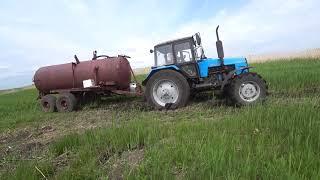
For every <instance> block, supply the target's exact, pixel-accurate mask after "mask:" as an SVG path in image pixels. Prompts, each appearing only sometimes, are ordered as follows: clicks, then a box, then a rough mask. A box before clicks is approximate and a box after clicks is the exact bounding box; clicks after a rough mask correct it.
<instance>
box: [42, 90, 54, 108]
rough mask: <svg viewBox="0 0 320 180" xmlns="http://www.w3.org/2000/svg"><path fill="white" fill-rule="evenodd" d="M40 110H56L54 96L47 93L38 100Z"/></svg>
mask: <svg viewBox="0 0 320 180" xmlns="http://www.w3.org/2000/svg"><path fill="white" fill-rule="evenodd" d="M40 104H41V108H42V111H44V112H55V111H56V97H55V96H53V95H51V94H48V95H45V96H43V97H42V98H41V100H40Z"/></svg>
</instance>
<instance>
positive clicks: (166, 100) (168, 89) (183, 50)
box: [142, 26, 267, 109]
mask: <svg viewBox="0 0 320 180" xmlns="http://www.w3.org/2000/svg"><path fill="white" fill-rule="evenodd" d="M218 29H219V26H218V27H217V28H216V36H217V42H216V47H217V53H218V58H207V57H206V56H205V53H204V50H203V48H202V45H201V38H200V34H199V33H197V34H195V35H193V36H190V37H185V38H181V39H177V40H172V41H167V42H164V43H161V44H158V45H156V46H155V47H154V50H150V53H154V61H155V63H154V66H153V67H152V68H151V72H150V73H149V74H148V76H147V78H146V79H145V80H144V81H143V82H142V85H144V86H145V98H146V100H147V102H148V103H149V104H150V105H151V106H153V107H154V108H156V109H165V108H166V109H168V108H179V107H183V106H185V105H186V104H187V102H188V100H189V97H190V96H191V95H193V94H196V93H198V92H200V91H213V92H214V93H215V94H219V95H220V96H222V97H225V98H227V99H228V102H231V103H232V104H234V105H237V106H241V105H250V104H255V103H258V102H263V101H264V100H265V99H266V96H267V84H266V81H265V80H264V79H263V78H262V77H261V76H260V75H258V74H257V73H254V72H250V71H249V70H250V67H249V66H248V62H247V59H246V58H224V51H223V45H222V41H221V40H220V39H219V34H218Z"/></svg>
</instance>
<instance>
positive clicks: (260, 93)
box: [228, 73, 268, 106]
mask: <svg viewBox="0 0 320 180" xmlns="http://www.w3.org/2000/svg"><path fill="white" fill-rule="evenodd" d="M267 91H268V86H267V83H266V81H265V80H264V79H263V78H262V77H261V76H260V75H259V74H257V73H245V74H241V75H239V76H237V77H235V78H234V79H232V81H231V83H230V86H229V87H228V96H229V99H230V101H231V102H232V104H233V105H236V106H243V105H252V104H256V103H259V102H264V101H265V100H266V97H267Z"/></svg>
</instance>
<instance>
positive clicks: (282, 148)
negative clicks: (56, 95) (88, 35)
mask: <svg viewBox="0 0 320 180" xmlns="http://www.w3.org/2000/svg"><path fill="white" fill-rule="evenodd" d="M252 66H255V67H256V68H255V69H253V71H255V72H258V73H260V74H261V75H262V76H263V77H264V78H265V79H266V80H267V82H268V84H269V90H270V96H269V98H268V100H267V102H266V103H265V104H260V105H256V106H253V107H243V108H235V107H230V106H227V105H225V103H224V102H223V101H217V100H215V99H213V98H212V96H211V94H201V95H199V96H198V97H196V98H195V99H193V100H192V101H190V103H189V105H188V106H187V107H185V108H181V109H178V110H174V111H154V110H151V109H150V108H149V107H148V106H147V105H146V104H145V103H144V101H143V99H140V98H135V97H112V98H108V99H105V100H103V101H102V102H101V103H100V104H98V103H97V102H96V103H93V104H89V105H86V106H83V107H82V110H81V111H78V112H72V113H66V114H63V113H51V114H46V113H43V112H41V111H40V108H39V106H38V104H37V101H36V100H35V98H36V97H37V92H36V90H35V89H27V90H22V91H18V92H14V93H10V94H2V95H0V142H1V145H0V179H43V175H44V176H45V177H46V178H48V179H104V178H106V177H109V178H111V179H117V178H128V179H209V178H210V179H318V178H319V177H320V151H319V149H320V133H319V129H320V113H319V112H320V105H319V104H320V78H319V77H320V59H294V60H285V61H272V62H266V63H258V64H252ZM144 76H145V75H140V76H139V77H138V78H139V80H142V79H143V78H144ZM37 169H38V170H37ZM41 173H43V175H42V174H41Z"/></svg>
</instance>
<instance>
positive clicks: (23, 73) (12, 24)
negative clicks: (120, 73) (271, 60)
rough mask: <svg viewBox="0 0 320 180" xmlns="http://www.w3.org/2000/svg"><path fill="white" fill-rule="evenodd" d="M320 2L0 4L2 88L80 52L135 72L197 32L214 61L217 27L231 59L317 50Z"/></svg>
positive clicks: (76, 0)
mask: <svg viewBox="0 0 320 180" xmlns="http://www.w3.org/2000/svg"><path fill="white" fill-rule="evenodd" d="M319 7H320V1H319V0H234V1H231V0H230V1H226V2H223V1H220V0H203V1H200V0H174V1H173V0H140V1H127V0H126V1H125V0H88V1H84V0H37V1H36V0H28V1H22V0H20V1H18V0H3V1H1V2H0V89H4V88H13V87H19V86H23V85H29V84H31V83H32V82H31V80H32V76H33V74H34V72H35V71H36V70H37V68H39V67H41V66H44V65H51V64H59V63H68V62H71V61H73V55H74V54H77V55H78V57H79V59H80V60H86V59H90V58H91V57H92V51H93V50H98V53H100V54H107V55H117V54H126V55H129V56H131V57H132V59H130V63H131V65H132V66H133V67H146V66H150V65H152V64H153V56H152V55H150V54H149V49H150V48H152V46H153V45H154V44H157V43H160V42H162V41H167V40H170V39H172V38H179V37H183V36H190V35H192V34H194V33H196V32H200V33H201V35H202V40H203V44H204V48H205V50H206V54H207V56H209V57H210V56H211V57H216V50H215V40H216V39H215V27H216V26H217V25H220V26H221V28H220V34H221V39H222V40H223V41H224V46H225V55H226V56H245V55H248V54H260V53H271V52H281V51H295V50H301V49H308V48H317V47H320V35H319V34H320V20H319V19H320V11H319V9H318V8H319Z"/></svg>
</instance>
